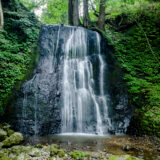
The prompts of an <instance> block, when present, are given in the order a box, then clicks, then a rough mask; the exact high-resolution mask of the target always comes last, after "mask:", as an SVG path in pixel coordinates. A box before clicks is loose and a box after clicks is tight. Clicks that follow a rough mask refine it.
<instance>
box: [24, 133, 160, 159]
mask: <svg viewBox="0 0 160 160" xmlns="http://www.w3.org/2000/svg"><path fill="white" fill-rule="evenodd" d="M25 143H26V144H27V143H30V144H32V145H36V144H43V145H48V144H53V143H54V144H57V145H58V146H60V148H65V149H66V150H67V151H74V150H80V151H83V152H86V153H90V154H91V155H92V156H96V157H97V156H100V157H101V156H104V157H106V154H113V155H125V154H129V155H132V156H135V157H138V158H143V159H144V160H158V158H160V152H158V151H157V147H158V145H159V143H158V142H157V139H156V138H151V137H147V136H143V137H135V136H127V135H120V136H95V135H91V134H88V135H85V134H81V135H76V134H73V135H67V134H66V135H63V134H62V135H55V136H45V137H38V136H33V137H29V138H27V139H26V142H25ZM124 146H130V149H129V151H124V150H123V149H122V148H123V147H124Z"/></svg>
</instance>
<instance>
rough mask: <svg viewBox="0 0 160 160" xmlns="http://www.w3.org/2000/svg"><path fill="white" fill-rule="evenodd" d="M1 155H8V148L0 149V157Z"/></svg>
mask: <svg viewBox="0 0 160 160" xmlns="http://www.w3.org/2000/svg"><path fill="white" fill-rule="evenodd" d="M2 157H8V150H6V149H1V150H0V158H2Z"/></svg>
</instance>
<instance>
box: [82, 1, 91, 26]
mask: <svg viewBox="0 0 160 160" xmlns="http://www.w3.org/2000/svg"><path fill="white" fill-rule="evenodd" d="M89 21H90V18H89V12H88V0H83V25H84V27H88V25H89Z"/></svg>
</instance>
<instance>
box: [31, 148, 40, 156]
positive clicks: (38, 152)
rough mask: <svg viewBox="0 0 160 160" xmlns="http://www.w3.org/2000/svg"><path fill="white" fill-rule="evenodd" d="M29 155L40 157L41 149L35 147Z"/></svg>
mask: <svg viewBox="0 0 160 160" xmlns="http://www.w3.org/2000/svg"><path fill="white" fill-rule="evenodd" d="M28 155H30V156H31V157H40V156H41V155H40V150H39V149H37V148H33V149H32V150H31V151H30V152H29V153H28Z"/></svg>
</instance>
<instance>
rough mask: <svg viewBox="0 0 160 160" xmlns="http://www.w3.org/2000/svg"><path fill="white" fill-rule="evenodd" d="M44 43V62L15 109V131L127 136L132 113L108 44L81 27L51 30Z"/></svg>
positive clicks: (45, 28)
mask: <svg viewBox="0 0 160 160" xmlns="http://www.w3.org/2000/svg"><path fill="white" fill-rule="evenodd" d="M39 41H40V42H39V44H40V61H39V64H38V66H37V68H36V69H35V71H34V73H33V76H32V78H31V79H30V80H29V81H26V82H25V83H24V85H23V87H22V89H21V91H20V93H19V95H18V98H17V101H16V102H15V105H14V106H13V111H12V112H11V113H12V115H11V116H12V117H11V119H12V126H14V127H15V129H16V130H19V131H20V132H22V133H23V134H25V135H47V134H57V133H62V132H63V133H65V132H81V133H94V134H97V133H98V134H99V133H100V134H107V133H109V132H110V133H124V132H125V131H126V129H127V126H128V124H129V120H130V118H131V116H132V107H130V106H128V95H127V92H126V90H125V87H124V85H123V83H122V74H121V71H120V68H119V66H118V64H117V62H116V61H115V60H114V58H113V57H112V52H111V49H110V48H109V47H108V46H107V45H106V42H105V41H104V39H103V38H102V37H100V35H99V34H98V33H96V32H93V31H90V30H87V29H84V28H81V27H68V26H60V25H47V26H43V28H42V32H41V36H40V40H39ZM68 95H69V97H67V96H68Z"/></svg>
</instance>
